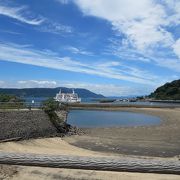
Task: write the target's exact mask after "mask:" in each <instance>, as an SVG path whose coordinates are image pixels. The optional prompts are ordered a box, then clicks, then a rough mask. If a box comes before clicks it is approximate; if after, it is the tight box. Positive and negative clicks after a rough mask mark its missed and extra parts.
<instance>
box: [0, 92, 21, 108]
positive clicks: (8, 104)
mask: <svg viewBox="0 0 180 180" xmlns="http://www.w3.org/2000/svg"><path fill="white" fill-rule="evenodd" d="M23 106H24V100H22V99H20V98H19V97H17V96H15V95H8V94H0V108H20V107H23Z"/></svg>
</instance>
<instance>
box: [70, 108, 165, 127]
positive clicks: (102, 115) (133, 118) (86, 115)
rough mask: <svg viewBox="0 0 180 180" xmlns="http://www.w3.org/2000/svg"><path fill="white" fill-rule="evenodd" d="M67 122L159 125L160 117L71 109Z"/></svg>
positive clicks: (80, 123)
mask: <svg viewBox="0 0 180 180" xmlns="http://www.w3.org/2000/svg"><path fill="white" fill-rule="evenodd" d="M67 123H69V124H71V125H74V126H77V127H81V128H104V127H132V126H150V125H151V126H152V125H159V124H160V123H161V119H160V118H159V117H156V116H151V115H146V114H141V113H133V112H122V111H98V110H71V111H70V112H69V114H68V118H67Z"/></svg>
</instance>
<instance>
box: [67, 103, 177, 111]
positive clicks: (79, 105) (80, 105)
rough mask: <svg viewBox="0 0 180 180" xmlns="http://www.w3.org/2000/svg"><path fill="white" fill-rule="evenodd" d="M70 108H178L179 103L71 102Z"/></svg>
mask: <svg viewBox="0 0 180 180" xmlns="http://www.w3.org/2000/svg"><path fill="white" fill-rule="evenodd" d="M68 107H69V108H70V109H82V110H83V109H86V110H87V109H92V110H101V109H103V110H118V109H119V108H167V109H168V108H178V107H180V105H179V104H177V105H175V104H162V105H159V104H154V105H149V104H147V105H145V104H143V105H142V104H112V103H73V104H68Z"/></svg>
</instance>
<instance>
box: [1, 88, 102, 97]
mask: <svg viewBox="0 0 180 180" xmlns="http://www.w3.org/2000/svg"><path fill="white" fill-rule="evenodd" d="M60 89H61V90H62V92H64V93H72V89H71V88H65V87H57V88H26V89H4V88H0V93H5V94H10V95H16V96H19V97H54V96H55V94H56V93H58V92H59V90H60ZM74 90H75V92H76V93H78V95H79V96H80V97H81V98H103V97H104V96H103V95H101V94H95V93H93V92H91V91H89V90H87V89H80V88H77V89H74Z"/></svg>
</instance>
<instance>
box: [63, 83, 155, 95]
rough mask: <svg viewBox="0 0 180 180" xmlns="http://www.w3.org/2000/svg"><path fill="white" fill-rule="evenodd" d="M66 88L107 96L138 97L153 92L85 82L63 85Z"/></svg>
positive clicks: (139, 88) (137, 88) (140, 88)
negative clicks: (82, 89)
mask: <svg viewBox="0 0 180 180" xmlns="http://www.w3.org/2000/svg"><path fill="white" fill-rule="evenodd" d="M63 85H64V86H65V87H69V88H85V89H88V90H90V91H93V92H95V93H97V94H103V95H105V96H129V95H132V96H136V95H145V94H149V93H150V92H151V91H152V88H150V89H148V88H147V89H146V90H145V89H142V87H129V86H122V85H115V84H95V83H93V84H91V83H83V82H69V83H68V82H66V83H63Z"/></svg>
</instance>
